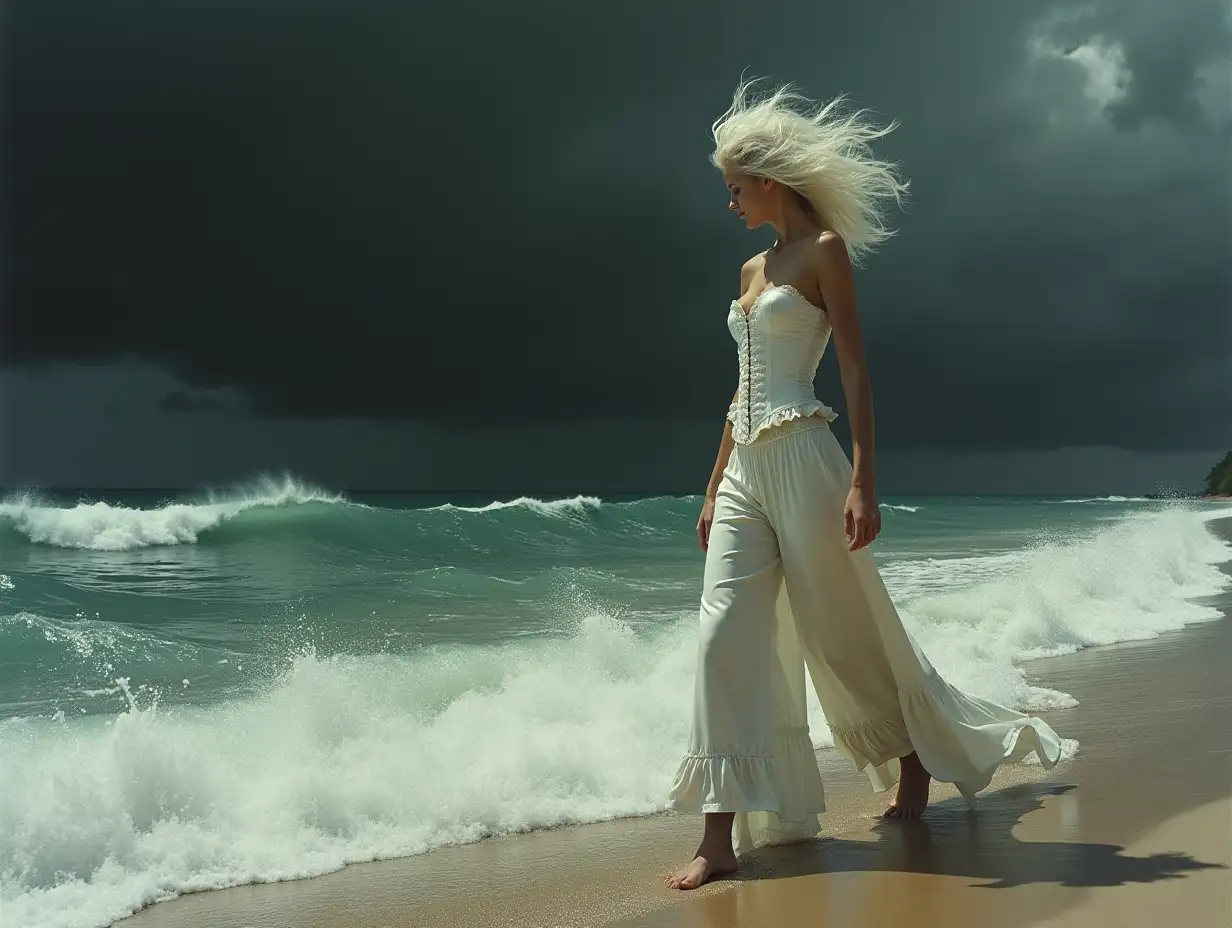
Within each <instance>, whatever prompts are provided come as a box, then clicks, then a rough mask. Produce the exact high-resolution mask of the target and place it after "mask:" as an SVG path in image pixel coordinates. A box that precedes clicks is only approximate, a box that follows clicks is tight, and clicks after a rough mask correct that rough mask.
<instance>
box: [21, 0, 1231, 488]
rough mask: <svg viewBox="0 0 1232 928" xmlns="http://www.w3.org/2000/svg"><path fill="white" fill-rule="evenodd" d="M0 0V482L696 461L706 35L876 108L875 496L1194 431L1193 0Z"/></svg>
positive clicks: (452, 479) (1180, 448)
mask: <svg viewBox="0 0 1232 928" xmlns="http://www.w3.org/2000/svg"><path fill="white" fill-rule="evenodd" d="M9 9H10V12H9V14H8V20H7V23H6V24H5V26H6V31H7V34H6V38H5V41H6V44H7V49H6V50H5V54H4V60H5V61H6V62H7V63H8V65H9V67H8V73H7V75H6V76H7V82H6V83H7V90H8V96H7V104H8V107H7V113H6V117H5V120H4V130H5V134H6V136H7V138H6V142H7V145H6V150H7V154H8V157H7V158H6V161H5V167H6V170H7V184H6V195H7V198H8V204H7V207H8V208H6V209H5V210H4V212H3V215H4V217H5V219H6V221H7V228H6V229H5V238H6V240H7V259H8V260H7V268H6V278H7V280H6V283H7V287H6V292H5V294H4V304H3V311H4V313H3V324H4V328H3V339H2V340H0V351H2V355H0V363H2V365H3V367H2V369H0V390H2V393H0V412H2V414H3V419H2V421H0V427H2V432H0V441H3V453H2V455H0V483H4V484H8V485H14V484H21V485H25V484H38V485H44V486H56V485H59V486H100V485H111V486H196V485H200V484H211V485H220V484H226V483H228V482H232V481H235V480H240V479H243V478H245V477H249V476H252V475H253V474H255V473H257V472H259V471H268V470H278V471H282V470H286V471H289V472H292V473H295V474H297V475H300V476H302V477H304V478H306V479H309V480H312V481H315V482H319V483H324V484H327V485H329V486H330V487H332V488H336V489H337V488H351V489H362V488H366V487H369V488H371V487H381V488H408V489H464V488H476V489H491V490H496V491H503V492H509V491H517V490H526V491H534V492H579V491H585V492H605V491H607V492H611V491H616V490H643V491H666V492H697V491H700V490H701V489H702V488H703V487H704V485H705V482H706V479H707V477H708V474H709V469H710V466H711V464H712V462H713V458H714V452H715V449H716V447H717V442H718V439H719V436H720V433H721V428H722V424H723V414H724V411H725V410H726V408H727V404H728V402H729V400H730V397H731V393H732V390H733V389H734V387H735V381H736V354H735V348H734V344H733V343H732V341H731V337H730V335H729V334H728V332H727V329H726V324H725V317H726V312H727V308H728V303H729V301H730V300H731V299H732V298H733V297H734V296H735V295H736V290H737V287H738V282H739V267H740V264H741V263H742V262H743V260H745V259H746V258H748V257H749V256H751V255H752V254H754V253H755V252H757V251H758V250H760V249H761V248H764V247H766V246H767V245H768V244H770V242H771V241H772V235H773V233H772V232H770V231H769V230H761V231H759V232H755V233H752V234H750V233H749V232H747V231H746V230H745V229H744V228H743V225H742V224H740V223H739V222H738V220H736V219H735V218H734V217H732V216H731V215H730V214H729V213H728V211H727V209H726V202H727V200H726V191H725V189H724V187H723V183H722V180H721V177H720V175H719V174H718V172H717V171H715V170H714V169H713V168H712V167H711V166H710V165H709V164H708V162H707V158H708V155H709V152H710V147H711V140H710V138H709V128H710V124H711V122H712V121H713V120H714V118H715V117H717V116H718V115H719V114H720V113H721V112H722V111H723V109H724V108H725V107H726V105H727V103H728V101H729V99H730V95H731V92H732V90H733V88H734V86H735V84H736V82H737V80H738V79H739V77H740V75H741V73H742V72H745V73H747V74H765V75H769V76H771V77H774V78H779V79H789V80H794V81H796V82H798V83H799V84H800V85H801V87H802V89H803V90H805V91H806V92H808V93H810V94H811V95H813V96H815V97H829V96H832V95H834V94H838V93H848V94H850V95H851V97H852V98H853V100H854V101H855V102H856V103H857V104H859V105H861V106H866V107H869V108H871V109H873V110H875V111H876V112H877V113H879V114H881V117H882V118H883V119H885V120H888V119H891V118H898V119H899V120H901V127H900V128H899V129H898V130H897V131H896V132H895V133H894V134H893V135H892V136H891V137H890V138H889V139H887V140H886V143H885V145H884V147H883V149H882V152H883V153H884V155H885V156H886V157H889V158H892V159H894V160H897V161H899V163H900V164H901V166H902V169H903V172H904V173H905V174H906V175H907V176H908V177H909V178H910V180H911V182H912V188H911V197H910V200H909V206H908V210H907V212H906V213H905V214H899V215H898V216H897V217H896V218H895V222H896V224H897V226H898V227H899V229H900V230H901V231H900V234H899V236H898V237H897V238H896V239H895V240H893V241H892V242H891V243H890V244H889V245H887V246H886V247H885V248H884V249H883V250H882V251H881V252H879V253H878V254H876V255H874V256H873V257H872V258H871V259H870V260H869V261H868V263H867V266H866V267H865V268H863V269H862V270H861V271H860V273H859V276H858V279H857V288H858V293H859V297H860V303H861V313H862V319H863V324H864V330H865V343H866V350H867V353H868V359H869V366H870V371H871V375H872V383H873V393H874V400H875V406H876V418H877V448H878V462H879V475H880V481H879V482H880V489H881V492H882V494H883V495H885V494H891V495H892V494H894V493H896V492H899V493H918V492H928V491H937V492H954V491H959V490H963V489H970V490H973V491H977V492H995V491H1004V492H1013V491H1056V492H1088V491H1089V492H1101V491H1106V492H1130V493H1134V492H1142V491H1147V490H1153V489H1159V488H1161V487H1163V486H1180V487H1188V488H1196V487H1198V486H1199V485H1200V484H1201V482H1202V479H1203V477H1204V476H1205V473H1206V470H1207V469H1208V468H1209V466H1210V465H1211V464H1213V463H1214V461H1215V459H1216V457H1217V456H1220V455H1222V453H1223V451H1224V450H1226V449H1227V447H1228V446H1229V445H1232V183H1230V171H1229V165H1230V164H1232V101H1230V99H1229V97H1230V87H1232V65H1230V64H1229V62H1230V61H1232V57H1230V56H1232V21H1230V19H1229V16H1230V14H1229V9H1230V7H1229V5H1228V4H1227V2H1226V0H1172V2H1169V3H1166V4H1165V3H1159V2H1157V0H1116V2H1112V0H1105V2H1096V3H1069V2H1061V3H1044V2H1034V0H1023V2H1015V3H1012V4H1010V3H988V2H987V0H940V2H936V3H928V4H921V3H915V2H907V0H898V2H888V0H866V2H862V3H860V4H846V3H842V4H840V3H837V2H816V0H810V2H784V3H776V4H756V3H735V2H726V0H705V2H702V0H673V2H671V3H662V2H654V3H651V2H624V3H620V4H616V3H610V4H604V5H596V4H588V3H577V2H536V3H523V4H503V3H496V2H473V0H462V2H452V3H449V4H419V3H414V4H412V3H405V2H388V3H373V2H364V0H348V2H342V0H337V2H307V0H300V2H295V3H292V2H283V0H278V2H274V0H254V2H252V3H234V4H224V3H213V4H201V3H187V2H169V0H145V2H131V0H129V2H125V3H117V2H108V0H81V2H57V3H55V4H47V3H41V2H34V0H17V2H15V3H13V4H10V5H9ZM818 391H819V394H820V395H821V396H822V398H823V399H825V400H826V401H827V402H829V403H831V404H832V405H834V406H836V407H837V408H839V409H840V411H842V410H843V408H844V403H843V397H842V393H841V384H840V381H839V373H838V366H837V361H836V356H835V355H834V353H833V351H831V352H830V353H829V354H828V356H827V357H826V358H825V360H824V361H823V369H822V373H821V375H820V376H819V378H818ZM836 429H837V430H838V432H839V434H840V437H842V438H843V440H844V442H845V443H846V439H847V433H846V420H845V418H843V419H841V420H840V423H839V424H838V425H836Z"/></svg>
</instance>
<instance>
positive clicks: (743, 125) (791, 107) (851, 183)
mask: <svg viewBox="0 0 1232 928" xmlns="http://www.w3.org/2000/svg"><path fill="white" fill-rule="evenodd" d="M753 83H755V81H744V80H741V82H740V84H739V86H738V87H737V88H736V93H735V96H734V98H733V99H732V104H731V106H730V107H728V109H727V111H726V112H725V113H724V114H723V115H722V116H720V117H719V118H718V119H717V120H716V121H715V123H714V125H713V126H712V127H711V132H712V134H713V135H714V142H715V149H714V154H713V155H712V156H711V159H710V160H711V161H712V162H713V163H714V165H715V166H716V167H717V168H719V169H720V170H729V169H734V170H738V171H741V172H742V173H744V174H748V175H750V176H752V177H765V178H770V179H772V180H775V181H778V182H779V183H780V184H783V185H784V186H786V187H788V188H790V189H791V190H792V191H794V192H795V194H796V195H797V196H798V197H799V198H800V204H801V206H803V207H804V209H805V211H806V212H807V213H808V214H809V216H810V217H811V218H812V219H813V220H814V221H815V222H817V223H818V224H819V225H823V226H825V227H826V228H828V229H831V230H833V231H834V232H837V233H838V234H839V235H840V236H842V238H843V240H844V241H845V242H846V243H847V250H848V253H849V254H850V255H851V259H852V261H853V262H854V263H856V264H859V263H860V259H861V258H862V257H863V256H864V255H865V254H866V253H867V252H869V251H871V250H872V249H873V248H875V247H876V246H877V245H879V244H881V243H882V242H884V241H885V240H886V239H888V238H890V237H891V236H893V235H894V230H893V229H890V228H887V227H886V225H885V222H884V214H883V212H882V204H883V202H885V201H887V200H890V199H893V200H894V201H895V202H896V203H897V204H899V205H900V206H901V205H902V198H903V194H905V193H906V192H907V186H908V184H907V182H906V181H905V180H902V179H901V178H899V176H898V174H897V166H896V165H894V164H892V163H890V162H886V161H880V160H878V159H877V158H875V157H874V156H873V152H872V146H871V143H872V142H873V141H875V140H876V139H879V138H881V137H883V136H885V135H888V134H889V133H890V132H892V131H893V130H894V129H895V128H897V127H898V121H897V120H894V121H893V122H891V123H890V124H889V125H888V126H886V127H884V128H879V127H878V126H876V125H875V124H873V123H872V122H870V121H869V120H868V119H867V118H866V113H867V111H866V110H857V111H855V112H843V107H844V104H845V103H846V97H844V96H839V97H836V98H835V99H833V100H831V101H830V102H828V103H824V104H820V105H814V104H813V102H812V101H811V100H809V99H808V98H807V97H805V96H803V95H801V94H800V93H798V92H796V91H795V90H794V89H793V88H792V86H791V85H790V84H787V85H784V86H781V87H779V88H777V89H775V90H774V91H773V92H772V93H770V94H769V95H767V96H764V97H763V98H761V99H753V98H752V97H751V93H750V91H751V88H752V85H753Z"/></svg>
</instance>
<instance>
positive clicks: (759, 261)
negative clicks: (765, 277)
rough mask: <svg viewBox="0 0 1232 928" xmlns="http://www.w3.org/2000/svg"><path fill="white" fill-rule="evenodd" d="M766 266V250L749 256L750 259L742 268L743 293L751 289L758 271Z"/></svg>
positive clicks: (741, 289) (741, 285) (741, 288)
mask: <svg viewBox="0 0 1232 928" xmlns="http://www.w3.org/2000/svg"><path fill="white" fill-rule="evenodd" d="M765 266H766V253H765V252H764V251H759V252H758V253H757V254H755V255H753V257H751V258H749V260H747V261H745V262H744V265H743V266H742V267H741V268H740V292H741V293H744V292H745V291H746V290H748V289H749V284H750V283H752V281H753V278H754V277H756V276H757V274H758V272H759V271H760V270H761V269H762V268H763V267H765Z"/></svg>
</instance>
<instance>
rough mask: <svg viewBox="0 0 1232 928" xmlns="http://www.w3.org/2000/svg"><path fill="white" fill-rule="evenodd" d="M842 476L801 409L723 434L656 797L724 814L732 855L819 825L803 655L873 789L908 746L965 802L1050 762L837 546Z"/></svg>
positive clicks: (1023, 719) (829, 440)
mask: <svg viewBox="0 0 1232 928" xmlns="http://www.w3.org/2000/svg"><path fill="white" fill-rule="evenodd" d="M800 299H801V300H803V298H802V297H801V298H800ZM806 305H807V304H806ZM814 311H816V310H814ZM851 476H852V474H851V465H850V462H849V461H848V459H847V456H846V454H845V453H844V452H843V450H842V447H841V446H840V445H839V443H838V441H837V439H836V438H835V437H834V435H833V433H832V432H831V431H830V428H829V422H828V418H827V417H826V416H824V415H816V416H805V417H802V418H793V419H789V420H788V421H786V422H785V423H783V424H779V425H776V426H774V427H771V428H768V429H761V430H759V434H757V435H756V436H755V437H754V438H753V440H752V441H750V442H748V443H741V444H737V446H736V448H735V450H734V451H733V452H732V455H731V458H730V459H729V461H728V464H727V468H726V470H725V471H724V474H723V478H722V482H721V484H720V486H719V489H718V494H717V498H716V502H715V515H714V522H713V525H712V528H711V533H710V542H709V549H708V551H707V555H706V566H705V573H704V578H703V587H704V588H703V593H702V598H701V610H700V618H701V623H700V624H701V634H700V642H699V649H698V667H697V677H696V681H695V692H694V707H693V723H692V728H691V734H690V739H689V746H688V749H687V753H686V755H685V757H684V759H683V761H682V762H681V765H680V768H679V771H678V773H677V776H676V779H675V782H674V783H673V784H672V786H671V789H670V792H669V798H668V807H669V808H672V809H676V810H679V811H683V812H694V813H698V812H736V813H738V814H737V815H736V819H735V823H734V825H733V837H734V840H735V845H736V851H737V853H744V852H745V851H748V850H750V849H751V848H753V847H756V846H759V845H764V844H780V843H787V842H791V841H796V840H802V839H807V838H810V837H812V836H813V835H815V834H817V832H818V831H819V829H820V823H819V820H818V817H817V814H818V813H820V812H823V811H824V810H825V793H824V788H823V785H822V780H821V775H820V772H819V770H818V767H817V761H816V757H815V756H814V753H813V750H812V746H811V742H810V740H809V736H808V721H807V714H806V708H805V685H806V684H805V667H806V666H807V668H808V676H809V677H810V678H811V680H812V683H813V686H814V687H815V689H816V691H817V695H818V698H819V700H820V702H821V707H822V710H823V711H824V713H825V716H826V720H827V722H828V723H829V725H830V728H831V731H832V732H833V734H834V740H835V744H836V746H837V747H838V748H839V749H840V750H841V751H843V752H844V753H845V754H846V755H848V756H849V757H850V758H852V760H853V761H854V762H855V764H856V766H857V767H858V768H859V769H861V770H864V771H865V772H866V773H867V774H868V777H869V780H870V782H871V783H872V786H873V788H874V789H875V790H884V789H887V788H889V787H890V786H892V785H893V784H894V783H895V782H896V781H897V779H898V775H899V763H898V758H899V757H902V756H904V755H906V754H909V753H910V752H911V751H912V750H914V751H916V752H917V754H918V755H919V758H920V760H921V762H922V763H923V764H924V767H925V768H926V769H927V770H928V771H929V772H930V773H931V774H932V775H933V777H935V778H936V779H938V780H941V781H945V782H949V783H953V784H955V785H956V786H957V787H958V789H959V791H960V792H961V793H962V795H963V796H964V797H965V798H966V799H967V801H968V802H969V803H973V801H974V795H975V793H976V792H978V791H979V790H981V789H983V788H984V787H985V786H987V785H988V782H989V780H990V779H991V777H992V775H993V772H994V771H995V769H996V768H997V766H998V765H1000V764H1002V763H1007V762H1013V761H1017V760H1020V759H1022V758H1023V757H1025V756H1026V755H1027V754H1029V753H1030V752H1032V751H1034V752H1035V753H1036V754H1037V755H1038V756H1039V759H1040V762H1041V763H1042V764H1043V766H1044V767H1045V768H1051V767H1052V766H1053V765H1055V764H1056V763H1057V762H1058V761H1059V760H1060V757H1061V742H1060V739H1059V738H1058V737H1057V735H1056V733H1055V732H1054V731H1053V730H1052V729H1051V728H1050V727H1049V726H1048V725H1047V724H1045V723H1044V722H1042V721H1041V720H1039V719H1037V718H1031V717H1028V716H1026V715H1024V714H1022V713H1020V712H1016V711H1014V710H1012V709H1008V708H1005V707H1003V706H999V705H996V704H995V703H991V702H987V701H985V700H982V699H978V698H976V697H974V696H970V695H967V694H966V693H963V692H961V691H959V690H957V689H955V688H954V687H952V686H950V685H949V684H948V683H946V682H945V681H944V680H943V679H942V678H941V677H940V675H938V674H937V672H936V671H935V670H934V669H933V667H932V666H931V664H929V662H928V660H927V658H926V657H925V656H924V654H923V652H922V651H921V650H920V648H919V647H918V646H917V645H916V643H915V641H914V640H913V639H912V637H911V635H910V634H909V633H908V632H907V630H906V629H905V628H904V627H903V624H902V621H901V619H900V618H899V615H898V611H897V609H896V608H895V606H894V603H893V602H892V600H891V599H890V596H889V593H888V592H887V590H886V588H885V585H884V583H883V582H882V580H881V576H880V574H879V573H878V571H877V568H876V565H875V563H874V561H873V556H872V553H871V552H870V550H869V549H868V548H863V549H861V550H859V551H855V552H851V551H849V550H848V548H847V544H846V539H845V536H844V526H843V508H844V504H845V501H846V497H847V493H848V490H849V489H850V486H851Z"/></svg>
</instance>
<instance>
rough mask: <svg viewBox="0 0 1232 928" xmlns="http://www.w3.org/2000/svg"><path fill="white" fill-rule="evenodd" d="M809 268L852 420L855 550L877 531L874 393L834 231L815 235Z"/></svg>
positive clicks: (846, 264)
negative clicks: (823, 308)
mask: <svg viewBox="0 0 1232 928" xmlns="http://www.w3.org/2000/svg"><path fill="white" fill-rule="evenodd" d="M813 270H814V273H815V274H816V275H817V284H818V286H819V288H820V289H821V295H822V299H823V300H824V301H825V306H826V313H827V315H828V316H829V320H830V326H831V328H832V329H833V330H834V348H835V351H836V352H837V354H838V363H839V371H840V373H841V375H842V380H843V395H844V396H845V397H846V399H847V416H848V419H849V420H850V422H851V467H852V476H851V489H852V492H851V494H849V496H848V500H847V508H848V512H847V522H848V525H847V530H848V536H849V542H850V547H851V550H853V551H854V550H856V549H857V548H862V547H863V546H864V545H866V544H868V543H869V542H870V541H872V540H873V539H874V538H876V537H877V533H878V532H880V531H881V515H880V513H879V512H878V511H877V500H876V486H877V481H876V477H875V475H874V471H873V459H874V455H873V434H874V426H873V391H872V387H871V385H870V384H869V379H868V365H867V363H866V362H865V359H864V343H863V339H862V337H861V334H860V317H859V314H858V312H857V311H856V294H855V278H854V275H853V274H852V270H851V258H850V257H849V256H848V254H847V245H846V243H844V242H843V240H842V239H841V238H840V237H839V236H837V235H835V234H834V233H833V232H825V233H823V234H822V235H821V236H820V237H819V238H818V240H817V245H816V247H815V248H814V249H813Z"/></svg>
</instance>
